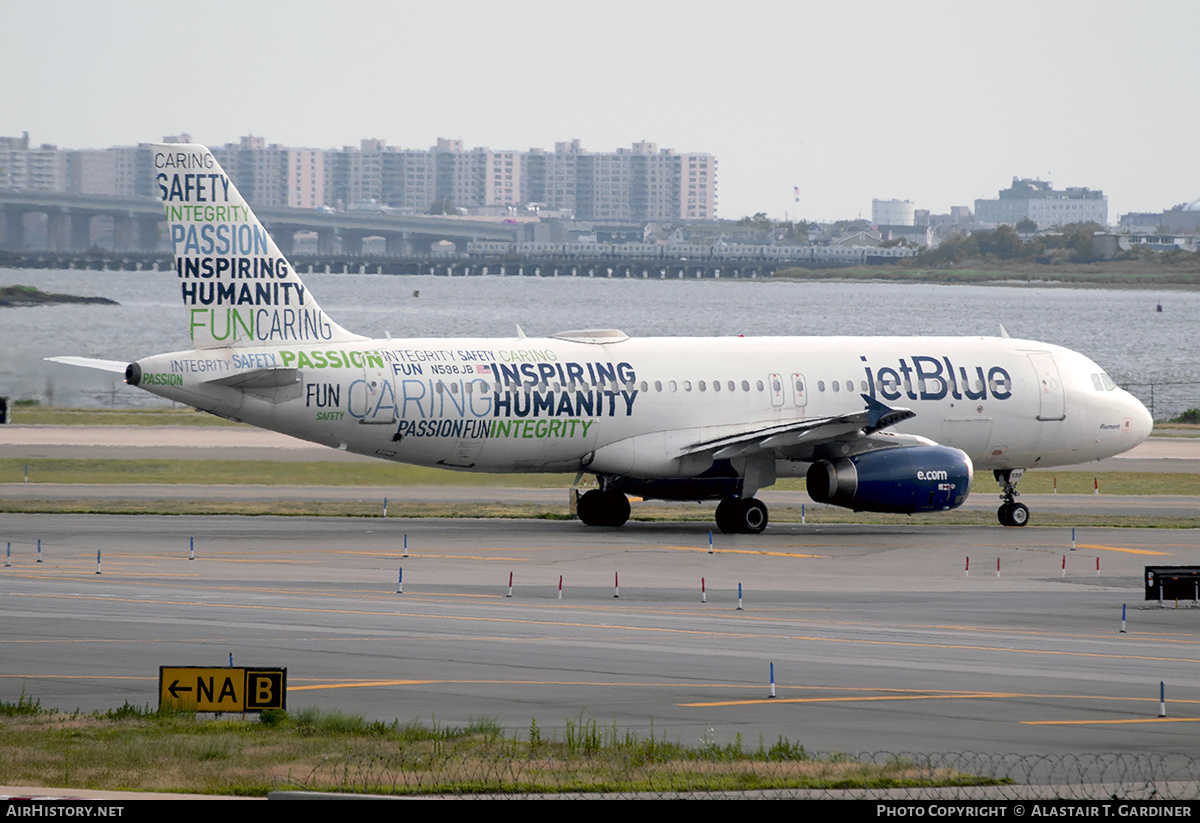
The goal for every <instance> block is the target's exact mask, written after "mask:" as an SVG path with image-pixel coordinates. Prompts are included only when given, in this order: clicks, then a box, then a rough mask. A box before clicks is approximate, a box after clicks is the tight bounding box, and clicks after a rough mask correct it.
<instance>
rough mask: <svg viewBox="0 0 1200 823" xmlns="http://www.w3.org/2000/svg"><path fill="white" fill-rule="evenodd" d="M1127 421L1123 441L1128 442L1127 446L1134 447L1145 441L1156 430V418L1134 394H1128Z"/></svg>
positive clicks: (1123, 430)
mask: <svg viewBox="0 0 1200 823" xmlns="http://www.w3.org/2000/svg"><path fill="white" fill-rule="evenodd" d="M1125 414H1126V423H1125V426H1124V427H1123V429H1122V431H1121V433H1122V435H1123V436H1122V438H1121V439H1122V441H1123V443H1125V444H1127V445H1126V448H1129V449H1132V448H1133V447H1134V446H1136V445H1137V444H1138V443H1141V442H1142V441H1144V440H1145V439H1146V438H1147V437H1149V436H1150V433H1151V432H1152V431H1154V418H1152V417H1151V416H1150V410H1149V409H1147V408H1146V407H1145V405H1143V404H1142V401H1141V400H1138V399H1137V398H1136V397H1134V396H1133V395H1132V394H1128V393H1127V396H1126V410H1125Z"/></svg>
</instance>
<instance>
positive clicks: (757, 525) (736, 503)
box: [716, 497, 767, 534]
mask: <svg viewBox="0 0 1200 823" xmlns="http://www.w3.org/2000/svg"><path fill="white" fill-rule="evenodd" d="M716 520H717V528H718V529H720V530H721V531H723V532H724V533H725V534H762V531H763V529H765V528H766V527H767V507H766V506H765V505H763V502H762V501H761V500H757V499H755V498H753V497H747V498H744V499H743V498H741V497H726V498H723V499H722V500H721V502H720V503H718V504H717V517H716Z"/></svg>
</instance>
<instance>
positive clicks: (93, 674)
mask: <svg viewBox="0 0 1200 823" xmlns="http://www.w3.org/2000/svg"><path fill="white" fill-rule="evenodd" d="M405 535H407V537H408V545H409V552H410V556H409V557H407V558H404V557H402V556H401V555H402V545H403V538H404V536H405ZM193 537H194V538H195V549H196V555H197V558H196V560H194V561H189V560H188V559H187V551H188V543H189V538H193ZM39 538H40V539H41V541H42V556H43V562H42V563H40V564H39V563H37V562H36V554H35V551H36V541H37V540H38V539H39ZM8 541H11V542H12V559H11V561H10V562H11V566H8V567H5V568H3V569H0V625H3V627H4V629H3V633H2V634H0V660H2V662H0V697H2V698H3V699H5V700H10V701H11V700H16V699H17V698H18V696H19V695H20V694H21V693H22V691H24V693H25V694H26V695H28V696H30V697H33V698H36V699H39V700H41V702H42V705H43V706H51V705H52V706H57V707H59V708H63V709H74V708H76V707H79V708H83V709H108V708H113V707H117V706H120V705H121V704H122V703H123V702H125V701H128V702H130V703H135V704H146V703H151V704H153V703H155V702H156V694H157V692H156V680H157V674H158V667H159V666H160V665H172V666H178V665H211V666H218V665H225V664H227V663H228V660H229V655H230V654H231V653H232V654H233V659H234V663H235V664H237V665H264V666H286V667H287V668H288V678H289V684H290V693H289V706H290V707H291V708H297V707H302V706H307V705H318V706H322V707H327V708H334V707H336V708H340V709H342V710H345V711H350V712H358V713H363V714H365V715H367V716H368V717H371V718H379V719H383V720H388V721H390V720H392V719H393V718H399V719H400V720H401V721H407V720H412V719H415V720H423V721H425V722H427V723H429V722H434V721H436V722H437V723H438V724H447V725H463V724H466V723H467V722H469V721H470V720H471V719H479V718H481V717H491V718H495V719H496V720H498V721H499V722H500V723H501V724H502V725H503V726H505V727H506V728H508V729H512V730H527V729H528V728H529V725H530V721H531V720H533V719H536V720H537V721H538V724H539V726H541V727H542V729H543V730H551V729H557V730H559V732H560V734H561V730H562V729H563V727H564V725H565V723H566V722H567V721H568V720H572V721H579V720H580V719H582V720H585V721H586V720H593V719H594V720H595V721H596V722H597V723H598V724H599V725H600V726H609V727H611V726H612V725H613V724H614V723H615V724H616V726H617V728H618V729H620V730H622V731H623V730H626V729H633V730H636V731H638V732H639V733H642V734H648V733H649V732H650V729H651V727H653V730H654V733H655V734H657V735H660V736H661V735H664V734H665V735H666V736H667V738H668V739H671V740H680V741H683V742H686V743H699V742H700V741H701V739H702V737H705V736H711V738H712V739H715V740H716V741H718V742H722V743H723V742H729V741H731V740H733V739H734V737H735V736H736V735H737V734H741V736H742V740H743V742H744V744H745V745H747V746H749V747H755V746H757V744H758V742H759V740H760V739H762V740H764V741H765V742H766V743H767V745H768V746H769V745H770V744H771V743H773V742H774V741H775V740H776V739H777V738H778V737H779V736H780V735H783V736H785V737H787V738H788V739H790V740H791V741H793V742H798V743H802V744H804V745H805V746H806V747H808V748H809V749H810V750H842V751H851V752H861V751H894V752H902V751H912V752H948V751H977V752H1016V753H1041V752H1047V753H1049V752H1099V751H1115V752H1153V753H1159V754H1162V753H1170V752H1185V753H1193V752H1194V751H1195V743H1194V738H1195V734H1196V730H1197V728H1200V727H1198V726H1197V725H1196V723H1197V722H1200V678H1198V677H1197V664H1198V663H1200V629H1198V627H1197V620H1198V619H1200V611H1197V610H1194V609H1192V608H1188V604H1180V605H1179V607H1178V608H1174V604H1168V605H1169V606H1170V607H1168V608H1163V609H1160V608H1159V607H1158V606H1157V604H1153V605H1151V604H1146V603H1144V602H1143V599H1142V584H1141V580H1142V575H1143V567H1144V566H1145V565H1147V564H1157V563H1162V564H1200V531H1197V530H1157V529H1146V530H1138V529H1112V530H1108V529H1080V530H1078V534H1077V550H1076V551H1074V552H1072V551H1070V534H1069V530H1066V529H1035V528H1031V529H1022V530H1016V529H1002V528H998V527H903V526H897V527H891V526H889V527H866V526H811V525H810V526H799V525H796V526H792V525H780V526H773V527H772V528H771V530H770V531H768V532H767V533H766V534H764V535H761V536H757V537H750V536H721V535H717V536H716V537H715V538H714V543H715V550H716V551H715V553H714V554H709V552H708V528H707V526H705V525H703V524H679V523H654V524H648V523H631V524H630V525H628V526H627V527H625V528H623V529H620V530H597V529H586V528H584V527H582V526H581V525H579V524H578V523H573V522H551V521H545V522H542V521H472V520H397V519H389V520H383V519H350V518H312V519H310V518H268V517H261V518H239V517H119V516H84V515H23V514H5V515H0V542H8ZM98 550H99V551H100V552H101V570H102V574H96V570H97V566H96V552H97V551H98ZM968 557H969V558H970V574H969V576H968V575H966V574H965V568H964V567H965V565H966V560H967V558H968ZM1064 559H1065V564H1066V567H1065V574H1064V570H1063V562H1064ZM997 560H999V561H1000V575H999V576H997V573H996V563H997ZM1097 560H1098V561H1099V564H1100V566H1099V574H1097V569H1096V563H1097ZM401 568H402V569H403V588H404V593H403V594H397V593H396V589H397V577H398V571H399V569H401ZM510 572H511V573H512V575H513V582H514V587H513V597H511V598H508V597H506V596H505V595H506V593H507V584H508V576H509V573H510ZM614 574H617V575H619V583H620V590H619V594H620V597H619V598H614V597H613V595H614ZM560 575H561V577H562V579H563V589H562V591H563V594H562V598H561V599H559V597H558V581H559V577H560ZM702 579H703V581H704V584H705V587H706V598H707V602H706V603H702V602H701V580H702ZM739 583H740V584H742V591H743V598H744V599H743V602H744V606H745V608H744V610H742V611H738V610H736V605H737V592H738V584H739ZM1122 604H1128V606H1129V612H1128V620H1127V628H1128V631H1127V632H1126V633H1120V628H1121V611H1122ZM772 663H774V668H775V676H776V680H777V682H776V695H777V697H776V698H775V699H773V700H771V699H768V694H769V689H770V685H769V682H768V677H769V671H770V665H771V664H772ZM1160 681H1164V682H1165V683H1166V694H1167V709H1168V717H1167V718H1166V719H1160V718H1159V717H1158V714H1159V702H1158V701H1159V682H1160ZM710 730H711V731H710Z"/></svg>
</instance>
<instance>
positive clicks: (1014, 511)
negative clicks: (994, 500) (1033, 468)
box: [992, 469, 1029, 526]
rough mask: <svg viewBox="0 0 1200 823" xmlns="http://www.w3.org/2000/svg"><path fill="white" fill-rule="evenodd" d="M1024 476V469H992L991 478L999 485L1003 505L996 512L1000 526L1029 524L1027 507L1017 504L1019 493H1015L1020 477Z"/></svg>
mask: <svg viewBox="0 0 1200 823" xmlns="http://www.w3.org/2000/svg"><path fill="white" fill-rule="evenodd" d="M1023 474H1025V470H1024V469H994V470H993V471H992V476H993V477H995V478H996V482H997V483H999V484H1000V486H1001V490H1000V499H1001V500H1003V501H1004V504H1003V505H1002V506H1000V508H998V509H997V510H996V518H997V519H998V520H999V521H1000V525H1001V526H1024V525H1027V524H1028V523H1029V507H1028V506H1026V505H1025V504H1024V503H1018V502H1017V497H1018V496H1019V495H1020V492H1019V491H1017V483H1019V482H1020V480H1021V475H1023Z"/></svg>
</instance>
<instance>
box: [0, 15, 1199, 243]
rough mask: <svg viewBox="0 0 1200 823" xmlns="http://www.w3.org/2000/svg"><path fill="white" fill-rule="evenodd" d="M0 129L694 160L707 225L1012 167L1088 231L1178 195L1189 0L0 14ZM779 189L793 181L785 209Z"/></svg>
mask: <svg viewBox="0 0 1200 823" xmlns="http://www.w3.org/2000/svg"><path fill="white" fill-rule="evenodd" d="M3 10H4V14H3V19H4V29H5V34H4V38H3V41H4V42H3V47H0V71H2V76H3V77H4V81H3V82H2V83H0V135H7V136H18V135H20V134H21V132H23V131H28V132H29V133H30V137H31V139H32V141H33V142H34V143H35V144H41V143H53V144H56V145H58V146H59V147H62V148H104V147H107V146H111V145H132V144H135V143H138V142H150V141H155V140H158V139H160V138H161V137H162V136H163V135H165V134H177V133H180V132H187V133H189V134H191V135H192V137H193V139H194V140H196V141H197V142H202V143H209V144H214V145H221V144H224V143H227V142H231V141H236V140H237V139H238V138H239V137H241V136H242V135H245V134H255V135H259V136H262V137H265V138H266V139H267V140H268V142H275V143H282V144H284V145H291V146H307V147H315V148H332V147H339V146H343V145H355V146H357V145H358V141H359V140H360V139H361V138H364V137H378V138H382V139H383V140H386V141H387V143H388V144H389V145H394V146H401V147H404V148H421V149H424V148H428V147H429V146H431V145H433V143H434V142H435V141H436V139H437V138H438V137H450V138H461V139H462V140H463V141H464V142H465V144H466V145H467V146H468V147H474V146H487V147H489V148H493V149H528V148H530V147H541V148H553V144H554V142H555V141H558V140H570V139H573V138H579V139H581V140H582V141H583V146H584V147H585V148H586V149H589V150H591V151H597V152H608V151H613V150H614V149H616V148H618V147H621V146H629V145H630V144H631V143H633V142H634V141H637V140H649V141H653V142H656V143H658V145H659V146H660V147H670V148H674V149H676V150H678V151H681V152H709V153H711V154H713V155H715V156H716V158H717V161H718V178H717V182H718V198H719V202H718V213H719V215H720V216H722V217H730V218H738V217H741V216H743V215H746V214H752V213H754V212H758V211H766V212H768V213H769V214H771V215H772V216H774V217H780V218H782V217H784V216H785V214H786V215H788V216H791V215H792V214H793V210H795V215H796V216H797V217H800V218H805V219H833V218H843V217H855V216H858V215H860V214H861V215H863V216H866V217H870V213H871V199H872V198H875V197H878V198H882V199H890V198H899V199H905V200H913V201H915V203H916V206H917V208H925V209H930V210H932V211H933V212H935V213H938V212H945V211H947V210H948V209H949V208H950V206H952V205H969V206H971V207H972V208H973V207H974V200H975V198H977V197H995V196H996V191H997V190H998V189H1000V188H1005V187H1007V186H1008V185H1009V183H1010V182H1011V180H1012V177H1013V176H1014V175H1016V176H1021V177H1040V178H1042V179H1048V180H1051V181H1053V183H1054V184H1055V187H1056V188H1065V187H1067V186H1088V187H1091V188H1098V189H1102V190H1103V191H1104V192H1105V193H1106V194H1107V195H1108V198H1109V219H1110V220H1111V221H1112V222H1116V220H1117V218H1118V216H1119V215H1120V214H1122V213H1125V212H1129V211H1158V210H1161V209H1163V208H1167V207H1169V206H1172V205H1175V204H1177V203H1180V202H1183V201H1191V200H1195V199H1197V198H1200V163H1198V162H1197V149H1196V138H1197V135H1198V134H1200V129H1198V128H1197V125H1198V119H1200V105H1197V91H1198V90H1200V83H1198V82H1197V81H1200V56H1198V55H1197V47H1196V43H1197V40H1198V38H1200V3H1196V2H1194V0H1178V1H1176V2H1170V1H1168V0H1150V1H1149V2H1142V3H1129V2H1127V1H1124V2H1113V1H1112V0H1088V2H1057V0H1040V2H1028V1H1027V0H999V1H998V2H973V1H971V0H950V1H949V2H935V1H934V0H915V1H914V2H896V0H890V2H875V0H859V2H855V3H836V2H826V0H814V1H813V2H797V0H784V2H780V0H771V2H758V0H740V2H728V0H726V1H725V2H716V1H715V0H692V1H691V2H688V3H667V2H657V0H640V1H639V2H627V1H626V0H603V2H581V3H570V2H565V3H564V2H548V1H547V2H543V1H542V0H509V1H508V2H503V3H498V2H476V1H475V0H460V2H456V3H440V4H435V3H413V2H408V3H403V2H386V1H385V0H358V1H356V0H341V1H340V2H338V3H336V4H335V3H328V2H321V1H320V0H288V1H287V2H253V1H252V0H205V2H191V3H173V2H162V1H161V0H117V2H113V3H97V2H92V0H87V2H67V1H66V0H60V1H57V2H56V0H45V1H44V2H40V3H33V2H16V0H10V2H6V3H5V4H4V6H3ZM793 186H799V187H800V198H799V203H798V204H794V203H793V195H792V189H793Z"/></svg>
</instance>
